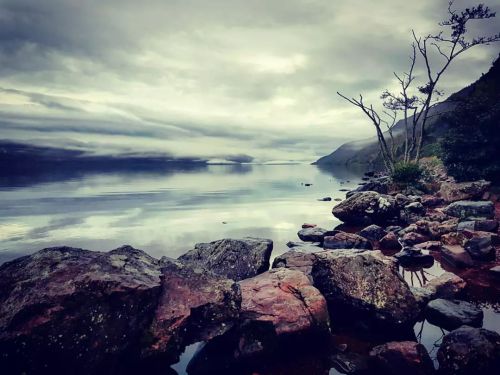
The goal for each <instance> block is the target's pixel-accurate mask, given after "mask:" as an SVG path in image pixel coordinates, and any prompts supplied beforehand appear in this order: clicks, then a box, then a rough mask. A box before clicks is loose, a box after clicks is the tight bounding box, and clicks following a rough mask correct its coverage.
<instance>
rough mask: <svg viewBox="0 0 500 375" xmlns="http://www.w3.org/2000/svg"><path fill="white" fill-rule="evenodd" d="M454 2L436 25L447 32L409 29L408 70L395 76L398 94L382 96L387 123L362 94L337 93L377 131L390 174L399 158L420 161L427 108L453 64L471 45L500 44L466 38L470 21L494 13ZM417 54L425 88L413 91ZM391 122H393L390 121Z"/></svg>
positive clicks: (483, 38) (493, 39)
mask: <svg viewBox="0 0 500 375" xmlns="http://www.w3.org/2000/svg"><path fill="white" fill-rule="evenodd" d="M453 3H454V2H453V1H450V2H449V4H448V13H449V18H448V19H447V20H445V21H443V22H441V23H439V25H440V26H441V27H446V30H447V31H446V32H445V30H443V31H441V32H439V33H438V34H428V35H427V36H425V37H418V36H417V34H416V33H415V31H414V30H412V36H413V40H414V42H413V43H412V54H411V55H410V67H409V69H408V71H407V72H405V73H403V74H397V73H394V76H395V77H396V79H397V81H398V83H399V87H400V90H399V92H398V93H393V92H391V91H389V90H385V91H384V92H383V93H382V95H381V99H382V100H383V106H384V108H386V109H387V110H389V111H390V112H387V111H384V114H385V115H386V118H388V120H385V119H383V118H381V117H380V116H379V114H378V113H377V111H376V110H375V109H374V108H373V105H369V106H368V105H365V104H364V103H363V97H362V96H361V95H360V99H359V100H357V99H354V98H348V97H346V96H345V95H343V94H341V93H339V92H337V94H338V95H340V96H341V97H342V98H344V99H345V100H347V101H348V102H349V103H351V104H353V105H355V106H357V107H359V108H360V109H361V110H362V111H363V112H364V113H365V114H366V115H367V116H368V117H369V118H370V120H371V122H372V124H373V125H374V126H375V129H376V133H377V139H378V142H379V148H380V152H381V155H382V159H383V161H384V164H385V166H386V168H387V169H388V170H389V171H392V170H393V169H394V164H395V162H396V161H397V159H399V158H400V159H401V160H402V161H403V162H405V163H408V162H410V161H412V160H413V161H414V162H418V161H419V160H420V157H421V153H422V146H423V144H424V141H425V131H426V125H427V122H428V120H429V118H430V117H431V116H430V115H429V112H430V109H431V107H432V106H433V104H434V103H435V102H437V101H438V100H439V97H440V96H442V95H443V93H442V91H440V90H439V89H438V87H437V85H438V82H439V81H440V79H441V77H442V76H443V74H444V73H445V71H446V70H447V69H448V68H449V66H450V64H451V63H452V61H454V60H455V59H456V58H457V57H458V56H459V55H460V54H462V53H463V52H465V51H467V50H469V49H470V48H472V47H474V46H477V45H484V44H486V45H488V44H490V43H493V42H497V41H500V33H498V34H495V35H491V36H480V37H476V38H467V37H466V36H467V32H468V29H467V26H468V23H469V22H470V21H473V20H485V19H489V18H492V17H495V13H494V12H492V11H491V10H490V9H489V8H488V7H486V6H484V5H483V4H479V5H477V6H474V7H471V8H466V9H465V10H462V11H456V10H454V9H453ZM417 52H418V53H417ZM417 55H418V56H419V57H420V58H421V60H422V62H423V66H424V70H425V72H426V73H425V74H426V78H425V84H424V85H422V86H418V87H416V88H415V87H413V86H414V85H415V74H414V71H415V67H416V64H417V60H418V59H417ZM434 55H436V56H438V58H440V60H437V61H436V59H435V58H434ZM414 92H415V93H414ZM416 93H418V95H416ZM398 112H402V114H403V120H404V147H403V153H402V156H401V157H400V156H399V155H396V152H395V150H396V147H397V145H396V141H395V139H394V134H393V127H394V124H395V123H396V117H397V113H398ZM390 120H392V122H389V121H390ZM384 123H385V124H386V125H387V126H388V129H387V134H388V135H389V137H390V142H391V147H390V148H389V147H388V145H387V141H386V135H385V134H384V133H385V132H384V131H382V129H381V124H384ZM389 124H390V125H389Z"/></svg>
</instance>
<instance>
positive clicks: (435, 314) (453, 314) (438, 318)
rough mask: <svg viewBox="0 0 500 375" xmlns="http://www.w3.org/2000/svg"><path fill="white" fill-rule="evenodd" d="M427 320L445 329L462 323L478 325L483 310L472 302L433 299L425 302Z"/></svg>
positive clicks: (480, 323) (456, 326) (479, 324)
mask: <svg viewBox="0 0 500 375" xmlns="http://www.w3.org/2000/svg"><path fill="white" fill-rule="evenodd" d="M425 317H426V318H427V320H428V321H429V322H430V323H432V324H434V325H437V326H439V327H443V328H445V329H447V330H451V329H455V328H458V327H460V326H462V325H468V326H472V327H480V326H481V325H482V323H483V311H482V310H481V309H480V308H478V307H476V306H475V305H473V304H472V303H469V302H466V301H460V300H456V299H454V300H447V299H441V298H438V299H435V300H432V301H430V302H429V303H428V304H427V308H426V310H425Z"/></svg>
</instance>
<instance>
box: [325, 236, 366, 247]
mask: <svg viewBox="0 0 500 375" xmlns="http://www.w3.org/2000/svg"><path fill="white" fill-rule="evenodd" d="M323 247H324V248H325V249H366V250H371V249H372V248H373V247H372V244H371V242H370V241H368V240H367V239H366V238H364V237H361V236H359V235H357V234H354V233H346V232H337V233H336V234H335V235H333V236H326V237H325V238H324V242H323Z"/></svg>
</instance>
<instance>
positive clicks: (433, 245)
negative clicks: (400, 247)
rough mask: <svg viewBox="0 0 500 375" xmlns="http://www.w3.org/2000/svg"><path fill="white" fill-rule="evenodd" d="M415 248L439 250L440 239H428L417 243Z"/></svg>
mask: <svg viewBox="0 0 500 375" xmlns="http://www.w3.org/2000/svg"><path fill="white" fill-rule="evenodd" d="M415 248H417V249H420V250H429V251H439V250H440V249H441V242H440V241H427V242H422V243H419V244H416V245H415Z"/></svg>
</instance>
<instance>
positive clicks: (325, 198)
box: [318, 197, 332, 202]
mask: <svg viewBox="0 0 500 375" xmlns="http://www.w3.org/2000/svg"><path fill="white" fill-rule="evenodd" d="M331 200H332V197H324V198H318V201H320V202H330V201H331Z"/></svg>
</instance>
